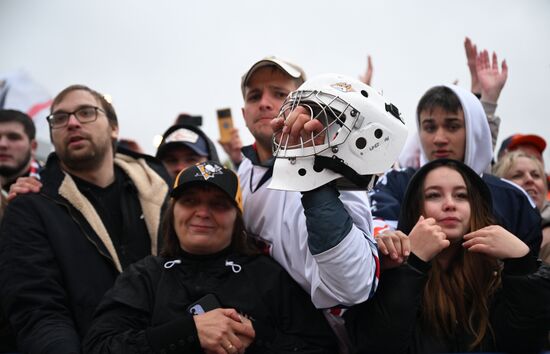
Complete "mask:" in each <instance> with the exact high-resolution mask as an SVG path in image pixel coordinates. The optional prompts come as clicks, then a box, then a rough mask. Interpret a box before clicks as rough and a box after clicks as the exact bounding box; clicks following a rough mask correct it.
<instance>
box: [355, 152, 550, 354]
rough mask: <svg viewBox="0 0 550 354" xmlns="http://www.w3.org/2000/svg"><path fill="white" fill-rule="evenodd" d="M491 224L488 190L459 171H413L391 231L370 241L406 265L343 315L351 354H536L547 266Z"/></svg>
mask: <svg viewBox="0 0 550 354" xmlns="http://www.w3.org/2000/svg"><path fill="white" fill-rule="evenodd" d="M493 220H494V218H493V215H492V205H491V194H490V191H489V189H488V187H487V186H486V185H485V183H484V182H483V180H482V179H481V178H480V177H479V176H478V175H477V174H476V173H475V172H474V171H473V170H472V169H470V168H469V167H467V166H466V165H464V164H463V163H462V162H460V161H456V160H451V159H439V160H434V161H431V162H429V163H427V164H425V165H424V166H423V167H422V168H421V169H420V170H418V172H417V173H416V174H415V175H414V176H413V178H412V179H411V181H410V183H409V186H408V187H407V191H406V193H405V197H404V201H403V203H402V208H401V215H400V217H399V225H398V230H400V231H395V232H393V233H392V232H388V233H386V234H383V235H378V242H379V249H381V248H380V247H383V248H384V250H390V252H389V253H392V252H396V253H398V257H397V258H399V259H403V260H406V262H405V263H403V264H401V265H398V264H394V267H393V268H391V269H387V270H386V271H384V272H383V273H382V275H381V278H380V288H379V291H378V292H377V293H376V294H375V296H374V298H373V299H372V300H371V301H369V302H366V303H364V304H362V305H359V306H356V307H354V308H352V309H350V310H349V311H348V312H346V315H345V317H346V325H347V326H348V329H349V331H350V333H351V337H352V341H353V342H354V344H355V345H356V346H357V348H358V349H359V352H361V353H381V352H384V353H402V352H403V353H404V352H407V353H441V352H445V353H452V352H470V351H484V352H492V351H498V352H501V351H502V352H514V353H515V352H522V353H531V352H539V351H540V350H541V349H542V347H543V345H544V341H545V338H546V335H547V329H548V323H549V322H550V305H549V303H548V300H547V299H548V296H550V290H549V289H548V287H547V286H546V285H545V284H547V283H548V281H549V280H550V267H549V266H547V265H542V264H541V263H540V262H538V261H537V259H536V257H535V256H534V255H532V253H531V252H530V250H529V247H528V246H527V245H526V244H525V243H524V242H523V241H521V240H520V239H519V238H517V237H516V236H515V235H513V234H512V233H510V232H508V231H506V230H505V229H504V228H502V227H501V226H499V225H495V224H494V221H493ZM406 235H408V237H407V236H406ZM385 254H386V251H382V252H381V258H384V257H385V256H384V255H385ZM397 258H396V259H397ZM396 338H398V340H396Z"/></svg>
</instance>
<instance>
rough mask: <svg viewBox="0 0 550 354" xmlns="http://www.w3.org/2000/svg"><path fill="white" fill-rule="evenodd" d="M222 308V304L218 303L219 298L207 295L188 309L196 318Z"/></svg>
mask: <svg viewBox="0 0 550 354" xmlns="http://www.w3.org/2000/svg"><path fill="white" fill-rule="evenodd" d="M220 307H222V306H221V304H220V302H219V301H218V298H217V297H216V295H214V294H206V295H204V296H203V297H201V298H200V299H198V300H197V301H196V302H194V303H193V304H191V305H190V306H189V307H188V308H187V311H188V312H189V313H190V314H192V315H193V316H195V315H200V314H203V313H205V312H208V311H210V310H214V309H217V308H220Z"/></svg>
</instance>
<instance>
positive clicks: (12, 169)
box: [0, 149, 32, 179]
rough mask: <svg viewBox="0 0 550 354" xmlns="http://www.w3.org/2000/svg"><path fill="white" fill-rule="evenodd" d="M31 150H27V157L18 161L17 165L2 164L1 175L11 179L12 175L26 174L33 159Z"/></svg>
mask: <svg viewBox="0 0 550 354" xmlns="http://www.w3.org/2000/svg"><path fill="white" fill-rule="evenodd" d="M31 156H32V154H31V150H30V149H29V151H28V152H27V154H26V155H25V157H24V158H23V159H22V160H21V161H20V162H18V163H17V165H15V166H0V176H3V177H6V178H7V179H11V178H12V177H19V176H21V175H23V174H24V172H27V171H26V168H27V166H28V164H29V161H30V160H31Z"/></svg>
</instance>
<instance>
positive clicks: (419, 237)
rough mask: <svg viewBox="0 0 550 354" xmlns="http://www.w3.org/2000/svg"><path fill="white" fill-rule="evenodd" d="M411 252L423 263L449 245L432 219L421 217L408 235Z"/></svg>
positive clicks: (445, 236)
mask: <svg viewBox="0 0 550 354" xmlns="http://www.w3.org/2000/svg"><path fill="white" fill-rule="evenodd" d="M409 238H410V242H411V252H413V253H414V254H415V255H416V256H417V257H418V258H420V259H421V260H423V261H424V262H428V261H430V260H432V259H433V258H434V257H435V256H437V255H438V254H439V252H441V251H442V250H444V249H445V248H447V247H449V245H450V244H451V243H450V241H449V240H447V235H445V233H444V232H443V231H441V227H440V226H439V225H437V224H436V221H435V219H434V218H427V219H424V217H423V216H422V215H420V218H419V219H418V222H417V223H416V225H414V227H413V229H412V230H411V232H410V233H409Z"/></svg>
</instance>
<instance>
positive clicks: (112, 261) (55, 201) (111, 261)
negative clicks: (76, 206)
mask: <svg viewBox="0 0 550 354" xmlns="http://www.w3.org/2000/svg"><path fill="white" fill-rule="evenodd" d="M40 194H41V195H43V196H44V197H46V198H47V199H50V200H52V201H53V202H54V203H55V204H58V205H61V206H63V207H64V208H66V209H67V212H68V213H69V215H70V217H71V219H73V221H74V222H75V223H76V224H77V225H78V227H79V228H80V230H81V231H82V233H83V234H84V237H86V239H87V240H88V241H90V242H91V243H92V244H93V245H94V246H95V248H96V249H97V251H98V252H99V254H101V255H102V256H103V257H105V258H107V259H108V260H109V262H110V263H111V264H112V265H113V267H115V270H116V271H117V272H118V269H117V267H116V264H115V261H114V260H113V258H112V257H111V256H110V255H109V254H105V253H104V252H103V251H102V250H101V248H99V246H98V245H97V243H96V242H95V241H94V240H92V239H91V238H90V236H89V235H88V233H87V232H86V231H85V230H84V227H83V226H82V224H81V223H80V221H79V220H77V218H76V216H75V215H74V214H73V212H72V210H71V206H70V205H67V204H66V203H63V202H61V201H59V200H56V199H54V198H52V197H50V196H48V195H46V194H44V193H40ZM109 237H110V236H109ZM118 273H120V272H118Z"/></svg>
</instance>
